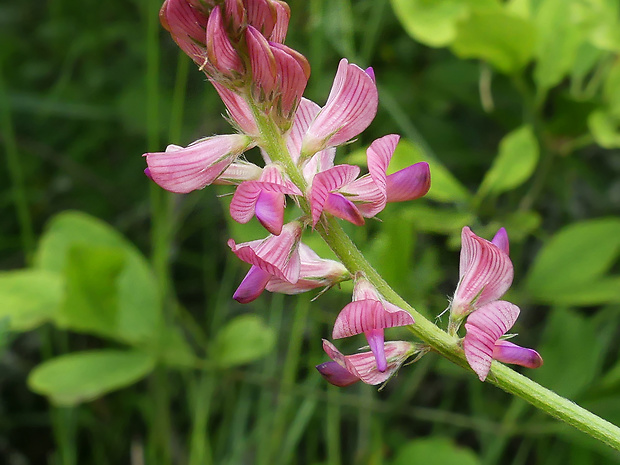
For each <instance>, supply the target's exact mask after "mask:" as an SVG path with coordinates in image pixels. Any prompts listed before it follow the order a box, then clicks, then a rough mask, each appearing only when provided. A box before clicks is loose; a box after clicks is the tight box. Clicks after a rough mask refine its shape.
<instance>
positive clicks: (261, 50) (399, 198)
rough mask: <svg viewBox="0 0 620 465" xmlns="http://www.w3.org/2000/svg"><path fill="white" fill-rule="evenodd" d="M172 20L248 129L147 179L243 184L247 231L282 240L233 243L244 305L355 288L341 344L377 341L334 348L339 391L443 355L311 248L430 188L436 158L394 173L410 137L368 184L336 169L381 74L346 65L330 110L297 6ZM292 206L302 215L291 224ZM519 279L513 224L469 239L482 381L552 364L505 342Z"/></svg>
mask: <svg viewBox="0 0 620 465" xmlns="http://www.w3.org/2000/svg"><path fill="white" fill-rule="evenodd" d="M160 17H161V21H162V24H163V25H164V27H165V28H166V29H167V30H168V31H169V32H170V34H171V35H172V38H173V39H174V40H175V42H176V43H177V44H178V45H179V47H181V49H182V50H183V51H184V52H185V53H187V54H188V55H189V56H190V57H191V58H192V59H193V60H194V62H195V63H196V64H197V65H198V67H199V69H200V70H201V71H203V72H204V73H205V74H206V76H207V77H208V79H209V81H210V82H211V83H212V84H213V86H214V87H215V89H216V91H217V92H218V94H219V95H220V97H221V98H222V101H223V102H224V104H225V105H226V108H227V111H228V116H229V121H230V122H231V124H232V126H233V127H234V129H235V133H233V134H227V135H215V136H211V137H206V138H204V139H200V140H198V141H196V142H194V143H192V144H190V145H189V146H187V147H179V146H176V145H169V146H168V147H167V148H166V150H165V152H158V153H147V154H145V157H146V162H147V165H148V167H147V168H146V170H145V173H146V174H147V176H149V177H150V178H151V179H152V180H153V181H154V182H156V183H157V184H159V185H160V186H161V187H163V188H164V189H167V190H169V191H171V192H175V193H188V192H191V191H194V190H196V189H202V188H204V187H205V186H208V185H210V184H226V185H232V186H235V191H234V194H233V196H232V199H231V202H230V215H231V217H232V219H233V220H235V221H237V222H239V223H242V224H245V223H248V222H249V221H251V220H252V218H254V217H256V219H257V220H258V222H259V223H260V224H261V225H262V226H263V227H264V228H265V230H266V231H267V233H269V235H268V236H267V237H265V238H263V239H257V240H254V241H250V242H245V243H237V242H235V240H234V239H229V241H228V245H229V247H230V249H231V250H232V252H233V253H234V254H235V255H236V256H237V257H238V258H240V259H241V260H242V261H244V262H246V263H248V264H249V265H250V269H249V271H248V273H247V275H246V276H245V278H244V279H243V281H242V282H241V284H240V285H239V287H238V288H237V290H236V291H235V293H234V296H233V298H234V299H235V300H237V301H238V302H240V303H248V302H252V301H253V300H255V299H256V298H258V297H259V296H260V295H261V293H262V292H263V291H264V290H267V291H270V292H280V293H285V294H297V293H301V292H305V291H308V290H312V289H318V288H325V289H329V288H330V287H332V286H334V285H336V284H337V283H340V282H342V281H344V280H349V279H353V280H354V290H353V297H352V302H351V303H349V304H348V305H346V306H345V307H344V308H343V309H342V311H341V312H340V313H339V315H338V316H337V318H336V320H335V322H334V328H333V333H332V338H333V339H341V338H346V337H353V336H356V335H361V334H363V335H364V336H365V338H366V340H367V342H368V347H369V350H368V351H365V352H361V353H357V354H353V355H343V354H342V353H340V352H339V351H338V349H337V348H336V347H335V346H334V345H333V344H332V343H331V342H329V341H327V340H323V348H324V350H325V352H326V353H327V355H328V356H329V357H330V358H331V359H332V361H331V362H326V363H323V364H321V365H319V366H317V369H318V371H319V372H320V373H321V374H322V375H323V376H324V377H325V378H326V379H327V380H328V381H329V382H331V383H332V384H335V385H338V386H346V385H349V384H352V383H354V382H357V381H363V382H364V383H368V384H380V383H383V382H385V381H386V380H388V379H389V378H390V377H391V376H392V375H394V373H396V371H397V370H398V369H399V368H400V367H401V365H402V364H403V363H404V362H405V360H407V359H408V358H409V357H410V356H412V355H414V354H423V353H426V352H427V351H428V350H429V348H428V347H427V346H422V345H420V344H413V343H410V342H407V341H388V342H386V341H385V335H384V331H385V329H387V328H392V327H397V326H409V325H413V324H414V323H415V322H414V319H413V317H412V315H411V314H410V313H409V312H408V311H407V310H405V309H403V308H400V307H398V306H396V305H394V304H393V303H391V302H389V301H388V300H387V299H385V297H384V296H383V295H382V294H381V292H380V291H379V290H378V289H377V288H376V287H375V286H374V285H373V284H372V283H371V281H370V280H369V279H367V277H366V276H365V275H364V273H363V272H361V271H360V270H357V269H347V268H346V267H345V266H344V265H343V264H342V263H340V262H338V261H335V260H328V259H324V258H321V257H319V256H318V255H317V254H316V253H315V252H314V251H313V250H312V249H311V248H310V247H308V246H307V245H306V244H304V243H303V242H302V237H303V234H304V232H305V231H307V230H309V229H314V228H316V227H317V225H319V224H322V225H327V224H328V223H327V222H325V219H326V217H328V216H330V215H331V216H333V217H337V218H340V219H342V220H345V221H348V222H350V223H352V224H354V225H357V226H361V225H363V224H364V223H365V219H366V218H373V217H375V216H376V215H377V214H379V213H380V212H381V211H382V210H383V209H384V208H385V206H386V204H387V203H388V202H404V201H409V200H413V199H416V198H419V197H421V196H423V195H425V194H426V193H427V192H428V190H429V188H430V171H429V166H428V164H427V163H424V162H421V163H416V164H413V165H411V166H409V167H407V168H405V169H402V170H400V171H398V172H395V173H392V174H389V175H388V174H387V173H388V166H389V164H390V161H391V159H392V156H393V154H394V151H395V149H396V146H397V144H398V141H399V136H398V135H395V134H390V135H386V136H384V137H381V138H379V139H377V140H375V141H374V142H372V144H370V146H369V147H368V149H367V151H366V155H367V167H368V173H366V174H363V175H361V169H360V167H358V166H354V165H348V164H336V163H335V155H336V148H337V147H338V146H341V145H343V144H346V143H347V142H349V141H351V140H352V139H354V138H355V137H357V136H358V135H359V134H360V133H361V132H362V131H364V130H365V129H366V128H367V127H368V126H369V125H370V123H371V122H372V120H373V119H374V117H375V115H376V112H377V106H378V91H377V86H376V84H375V74H374V71H373V70H372V68H368V69H362V68H360V67H359V66H357V65H355V64H352V63H349V62H348V61H347V60H346V59H342V60H341V61H340V63H339V65H338V69H337V72H336V76H335V78H334V82H333V85H332V88H331V91H330V93H329V96H328V98H327V101H326V103H325V105H323V106H322V107H321V106H319V105H318V104H317V103H315V102H312V101H310V100H308V99H306V98H304V97H303V96H302V95H303V92H304V90H305V88H306V85H307V82H308V79H309V76H310V66H309V64H308V62H307V60H306V58H305V57H304V56H303V55H301V54H300V53H299V52H297V51H295V50H293V49H291V48H289V47H287V46H286V45H284V44H283V42H284V39H285V38H286V34H287V29H288V23H289V17H290V11H289V8H288V6H287V5H286V4H285V3H284V2H281V1H279V0H166V1H165V3H164V4H163V6H162V8H161V12H160ZM254 147H258V148H259V149H260V150H261V154H262V157H263V160H264V166H258V165H256V164H253V163H250V162H249V161H247V160H246V159H245V158H244V157H243V154H244V152H246V151H247V150H249V149H251V148H254ZM287 198H288V199H290V200H292V203H294V204H295V205H296V206H298V207H300V210H301V214H300V216H299V217H298V218H297V219H296V220H293V221H290V222H288V223H285V221H284V218H285V209H286V203H287ZM328 233H329V232H328ZM512 273H513V272H512V263H511V262H510V259H509V258H508V238H507V236H506V233H505V231H504V230H503V229H502V230H500V232H499V233H498V235H497V236H496V237H495V239H493V241H492V242H488V241H485V240H484V239H481V238H479V237H477V236H476V235H474V234H473V233H472V232H471V231H470V230H469V228H465V229H464V230H463V248H462V252H461V269H460V275H461V276H460V281H459V285H458V288H457V290H456V293H455V295H454V299H453V301H452V307H451V316H450V327H449V332H450V333H451V334H452V335H453V336H456V334H457V331H458V329H459V326H460V325H461V322H462V321H463V320H464V319H465V318H467V322H466V324H465V328H466V330H467V334H466V336H465V338H464V340H463V342H462V346H463V349H464V351H465V355H466V357H467V360H468V361H469V363H470V365H471V367H472V368H473V370H474V371H475V372H476V373H477V374H478V376H479V377H480V379H481V380H484V379H485V378H486V376H487V374H488V372H489V370H490V366H491V360H492V359H496V360H501V361H506V362H510V363H518V364H521V365H525V366H531V367H534V366H539V365H540V364H542V359H541V358H540V356H539V355H538V354H537V353H536V352H535V351H532V350H530V349H523V348H521V347H519V346H516V345H514V344H512V343H510V342H508V341H505V340H504V339H502V336H504V334H505V333H506V331H507V330H508V329H509V328H510V327H512V325H513V324H514V322H515V320H516V317H517V315H518V313H519V309H518V307H516V306H515V305H513V304H511V303H509V302H504V301H500V300H498V299H499V298H500V297H501V296H502V295H503V293H504V292H506V290H507V289H508V287H509V286H510V284H511V282H512Z"/></svg>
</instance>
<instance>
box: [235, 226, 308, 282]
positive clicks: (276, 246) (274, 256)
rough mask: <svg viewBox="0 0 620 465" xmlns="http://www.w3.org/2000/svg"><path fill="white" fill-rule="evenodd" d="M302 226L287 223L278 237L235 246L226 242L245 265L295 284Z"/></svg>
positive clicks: (297, 275)
mask: <svg viewBox="0 0 620 465" xmlns="http://www.w3.org/2000/svg"><path fill="white" fill-rule="evenodd" d="M301 233H302V225H301V223H299V222H297V221H293V222H291V223H287V224H285V225H284V227H283V228H282V232H281V233H280V235H279V236H273V235H272V236H269V237H267V238H265V239H263V240H257V241H251V242H244V243H242V244H236V243H235V241H234V240H233V239H229V240H228V246H229V247H230V248H231V249H232V251H233V252H234V253H235V255H237V257H239V258H240V259H241V260H243V261H244V262H246V263H249V264H251V265H254V266H257V267H259V268H260V269H261V270H263V271H266V272H267V273H269V274H270V275H272V276H277V277H278V278H280V279H283V280H285V281H288V282H289V283H292V284H295V283H296V282H297V281H298V280H299V273H300V266H301V263H300V257H299V250H298V249H299V240H300V238H301Z"/></svg>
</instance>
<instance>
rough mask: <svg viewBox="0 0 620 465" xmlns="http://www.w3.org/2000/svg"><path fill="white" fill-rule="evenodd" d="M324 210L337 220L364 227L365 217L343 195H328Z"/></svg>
mask: <svg viewBox="0 0 620 465" xmlns="http://www.w3.org/2000/svg"><path fill="white" fill-rule="evenodd" d="M323 210H324V211H326V212H327V213H330V214H332V215H334V216H335V217H337V218H340V219H343V220H346V221H348V222H349V223H353V224H354V225H355V226H363V225H364V217H363V216H362V214H361V213H360V211H359V210H358V209H357V207H356V206H355V205H354V204H353V202H351V201H350V200H348V199H346V198H345V197H344V196H343V195H342V194H331V193H330V194H327V200H326V201H325V204H324V205H323Z"/></svg>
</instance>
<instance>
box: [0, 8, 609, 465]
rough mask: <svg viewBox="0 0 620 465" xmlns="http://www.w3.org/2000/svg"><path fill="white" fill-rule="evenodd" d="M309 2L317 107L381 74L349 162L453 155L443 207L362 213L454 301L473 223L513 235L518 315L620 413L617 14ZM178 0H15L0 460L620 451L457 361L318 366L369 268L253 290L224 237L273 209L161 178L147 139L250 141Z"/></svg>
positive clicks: (391, 265) (514, 458)
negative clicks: (359, 371)
mask: <svg viewBox="0 0 620 465" xmlns="http://www.w3.org/2000/svg"><path fill="white" fill-rule="evenodd" d="M289 4H290V6H291V11H292V18H291V26H290V29H289V35H288V38H287V42H286V43H287V44H288V45H289V46H291V47H293V48H295V49H297V50H299V51H300V52H302V53H303V54H304V55H305V56H306V57H308V59H309V61H310V64H311V66H312V76H311V78H310V82H309V85H308V89H307V92H306V96H307V97H309V98H311V99H313V100H315V101H316V102H317V103H319V104H321V105H322V104H323V103H324V102H325V100H326V98H327V94H328V92H329V88H330V86H331V82H332V80H333V76H334V74H335V70H336V67H337V63H338V61H339V60H340V58H341V57H347V58H348V59H349V60H350V61H352V62H354V63H357V64H359V65H361V66H363V67H366V66H373V67H374V70H375V73H376V76H377V82H378V86H379V91H380V94H379V95H380V108H379V113H378V115H377V117H376V119H375V120H374V122H373V123H372V125H371V126H370V128H369V129H368V130H367V131H366V132H365V133H364V134H362V135H361V136H360V138H359V139H358V140H357V141H356V142H355V143H353V144H351V145H349V146H346V147H342V148H340V149H339V152H338V155H337V160H340V162H345V161H346V162H349V163H352V162H355V163H364V161H365V155H364V154H365V152H364V150H365V147H367V146H368V145H369V144H370V142H371V141H372V140H374V139H375V138H377V137H380V136H383V135H385V134H389V133H399V134H401V135H402V139H401V143H400V145H399V148H398V150H397V154H396V155H395V158H394V162H393V163H394V165H399V166H400V165H402V166H407V165H409V164H411V163H412V162H415V161H420V160H426V161H428V162H429V163H430V164H431V171H432V176H433V187H432V189H431V192H430V193H429V194H428V195H427V196H426V197H425V198H423V199H420V200H417V201H415V202H409V203H406V204H391V205H388V208H386V210H385V211H384V212H383V213H381V214H380V215H379V216H380V219H381V222H378V221H369V222H368V224H367V226H366V227H364V228H354V227H350V228H349V227H347V229H348V230H349V231H350V234H351V235H352V237H353V238H354V240H355V241H356V243H357V244H359V246H360V248H361V249H362V250H363V251H364V252H365V253H366V254H367V257H368V258H369V260H370V261H371V262H372V263H373V264H374V265H375V266H376V267H377V268H378V269H379V271H380V272H381V273H382V274H383V275H384V277H385V278H386V279H387V281H388V282H389V283H390V284H391V285H392V286H393V287H394V288H395V289H396V290H397V291H398V292H400V293H401V295H402V296H403V297H404V298H405V299H406V300H408V301H409V302H410V303H411V304H412V305H413V306H415V307H416V308H417V309H418V310H419V311H420V312H421V313H423V314H425V315H426V316H428V317H429V318H431V319H433V318H434V317H435V316H436V315H438V314H439V313H441V312H442V311H443V310H444V309H445V308H446V307H447V305H448V297H449V296H451V295H452V293H453V292H454V288H455V286H456V284H457V280H458V260H459V241H460V230H461V228H462V227H463V226H464V225H469V226H471V227H472V229H473V230H474V231H475V232H476V233H477V234H478V235H480V236H482V237H486V238H489V239H490V238H491V237H492V236H493V234H494V233H495V232H496V230H497V229H498V228H499V227H500V226H504V227H506V229H507V230H508V234H509V236H510V238H511V258H512V260H513V263H514V265H515V280H514V284H513V288H512V290H511V291H510V292H509V294H508V296H507V299H508V300H511V301H512V302H515V303H516V304H517V305H519V306H520V307H521V309H522V313H521V317H520V319H519V321H518V322H517V325H516V326H515V327H514V328H513V331H514V332H518V333H519V337H518V340H517V342H518V343H519V344H520V345H523V346H527V347H534V348H536V349H537V350H538V351H539V352H540V353H541V355H542V356H543V358H544V360H545V365H544V366H543V367H542V368H540V369H538V370H536V371H534V370H528V371H527V373H526V375H527V376H530V377H532V378H533V379H535V380H536V381H538V382H540V383H542V384H543V385H545V386H547V387H549V388H551V389H554V390H556V391H557V392H558V393H560V394H562V395H564V396H567V397H569V398H570V399H572V400H575V401H577V402H578V403H580V404H581V405H583V406H584V407H586V408H588V409H591V410H592V411H594V412H596V413H597V414H599V415H601V416H603V417H604V418H606V419H608V420H610V421H612V422H613V423H615V424H619V423H620V363H619V362H618V354H619V350H620V347H619V346H618V344H617V340H618V336H619V335H620V331H619V330H618V322H619V320H620V267H619V266H618V256H619V255H620V217H619V213H620V156H619V153H620V152H619V150H618V149H619V148H620V62H619V60H618V53H619V52H620V11H619V10H620V4H619V3H618V2H617V1H616V0H511V1H504V2H502V1H496V0H485V1H482V2H471V1H465V0H445V1H441V2H434V1H430V0H392V1H391V2H390V1H389V0H308V1H302V0H291V1H290V2H289ZM160 6H161V5H160V3H159V2H158V1H156V0H141V1H130V2H127V1H119V0H108V1H105V2H100V1H93V0H83V1H81V2H75V1H73V0H50V1H48V2H32V1H30V2H4V3H3V4H2V5H0V64H1V66H2V67H1V69H0V143H1V145H2V150H3V157H2V158H3V160H2V162H1V163H2V165H0V166H2V167H1V168H0V185H1V186H2V189H1V190H0V218H1V221H0V268H1V269H2V272H0V462H1V463H6V464H10V465H27V464H48V463H49V464H54V465H75V464H80V465H91V464H92V465H99V464H110V463H116V464H125V463H126V464H161V465H171V464H186V463H189V464H192V465H197V464H218V465H219V464H228V465H236V464H259V465H262V464H330V465H336V464H389V465H403V464H409V463H424V464H425V465H434V464H451V463H460V464H463V465H465V464H467V465H469V464H489V465H490V464H495V463H504V464H514V465H521V464H556V463H557V464H560V463H562V464H570V465H581V464H584V465H585V464H588V465H590V464H607V463H618V462H620V456H619V455H618V453H617V452H615V451H613V450H612V449H610V448H609V447H607V446H605V445H603V444H601V443H597V442H596V441H594V440H592V439H590V438H589V437H586V436H585V435H583V434H581V433H579V432H577V431H576V430H573V429H572V428H570V427H568V426H565V425H563V424H561V423H559V422H558V421H556V420H554V419H552V418H550V417H548V416H546V415H545V414H542V413H540V412H538V411H536V410H534V409H533V408H531V407H530V406H529V405H527V404H526V403H524V402H522V401H520V400H518V399H513V398H511V397H510V396H509V395H507V394H505V393H503V392H502V391H499V390H498V389H496V388H494V387H493V386H491V385H489V384H482V383H480V382H479V381H478V379H477V378H476V377H475V376H473V375H472V374H471V373H468V372H465V371H464V370H462V369H460V368H457V367H455V366H452V365H451V364H449V363H448V362H446V361H444V360H441V359H440V358H439V357H438V356H436V355H434V354H429V355H427V356H425V357H424V358H423V359H422V360H421V361H420V362H417V363H416V364H415V365H412V366H406V367H404V368H403V369H402V370H401V371H400V373H399V374H398V376H397V377H396V378H395V379H392V380H391V381H390V382H389V383H388V384H387V385H386V386H385V388H384V389H383V390H381V391H377V389H376V388H374V387H372V386H365V385H359V384H358V385H354V386H351V387H349V388H345V389H337V388H334V387H332V386H329V385H327V383H326V382H325V381H324V380H323V379H322V378H321V377H320V376H319V375H318V373H317V372H316V370H315V369H314V365H316V364H318V363H322V362H323V361H326V360H327V358H326V356H325V355H324V353H323V351H322V349H321V338H326V337H328V336H329V335H330V332H331V324H332V323H333V320H334V318H335V316H336V315H337V312H338V311H339V310H340V309H341V308H342V307H343V306H344V305H345V304H346V303H348V302H349V301H350V289H351V287H350V286H346V285H345V286H343V289H342V290H337V289H335V290H331V291H329V292H328V293H326V294H324V295H322V296H321V297H320V298H318V299H317V300H316V301H314V302H310V299H311V298H313V297H315V296H316V293H310V294H309V295H302V296H298V297H288V296H282V295H271V294H269V293H265V295H263V296H261V298H259V299H258V300H256V301H255V302H253V303H251V304H248V305H245V306H244V305H240V304H237V303H236V302H235V301H233V300H232V299H231V295H232V293H233V292H234V289H235V288H236V286H237V285H238V283H239V282H240V280H241V279H242V277H243V276H244V274H245V273H246V272H247V266H246V265H245V264H244V263H241V262H240V261H238V260H237V259H236V258H235V257H234V256H233V254H232V253H231V252H230V250H229V248H228V247H227V246H226V240H227V239H228V238H230V237H234V238H235V240H236V241H237V242H241V241H245V240H250V239H257V238H261V237H264V235H265V234H264V232H263V231H262V230H261V228H260V226H259V225H258V224H254V223H251V224H249V225H246V226H241V225H238V224H233V223H232V222H231V220H230V218H229V217H228V215H227V209H228V203H229V201H230V200H229V199H230V197H229V196H227V195H226V194H227V193H230V189H227V188H223V187H220V188H215V187H210V188H207V189H205V190H203V191H200V192H194V193H191V194H188V195H184V196H179V195H172V194H168V193H166V192H164V191H162V190H161V189H159V188H158V187H157V186H155V185H154V184H152V183H150V181H149V180H148V179H147V178H146V177H145V176H144V174H143V169H144V168H145V162H144V160H143V159H142V157H141V155H142V154H143V153H144V152H148V151H163V150H164V149H165V147H166V145H167V144H169V143H174V144H179V145H183V146H185V145H187V144H189V143H190V142H192V141H194V140H196V139H198V138H200V137H204V136H209V135H213V134H220V133H228V132H230V131H231V129H230V127H229V126H228V124H227V123H226V121H225V120H224V119H223V118H222V116H221V115H222V113H223V112H224V107H223V105H222V103H221V102H220V101H219V100H218V98H217V95H216V93H215V92H214V90H213V88H212V87H211V86H210V85H209V84H208V83H207V82H206V80H205V76H204V75H203V74H202V73H200V72H199V71H197V70H196V69H195V67H194V65H193V64H192V63H190V60H189V59H188V58H187V57H185V56H183V55H182V54H180V53H179V50H178V49H177V47H176V45H175V44H174V43H173V41H172V40H171V38H170V36H169V35H168V33H166V32H165V31H164V30H163V29H162V28H161V27H160V25H159V22H158V11H159V8H160ZM251 156H256V154H254V155H250V157H251ZM399 166H394V167H393V168H392V170H393V171H395V170H397V169H399ZM402 166H401V167H402ZM308 242H309V243H310V245H312V246H313V247H314V248H315V249H316V250H317V251H318V252H319V254H321V255H322V256H330V255H329V253H330V252H329V251H328V250H327V249H326V247H325V246H323V245H321V242H320V239H318V238H313V239H310V240H309V241H308ZM437 322H438V324H439V325H441V326H442V327H444V328H445V326H446V325H447V318H446V317H443V318H440V319H438V320H437ZM387 336H388V338H390V339H396V338H398V337H409V336H408V334H407V333H399V331H398V330H397V329H395V330H393V331H392V332H391V333H389V334H388V335H387ZM352 339H355V338H352ZM363 344H364V342H363V341H362V339H355V340H352V341H348V340H347V341H343V342H342V343H339V347H340V348H341V349H342V350H343V352H345V353H352V352H353V351H355V350H356V349H357V348H358V347H359V346H360V345H363Z"/></svg>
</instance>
